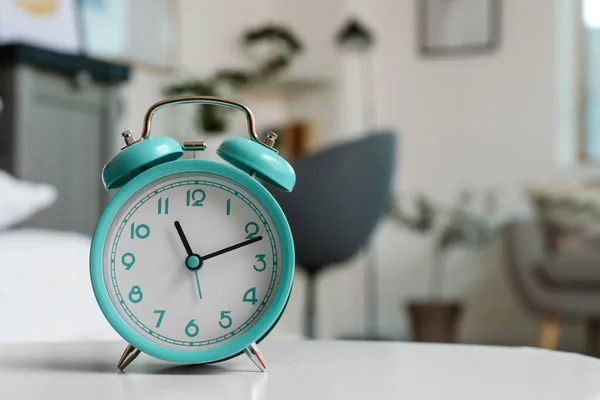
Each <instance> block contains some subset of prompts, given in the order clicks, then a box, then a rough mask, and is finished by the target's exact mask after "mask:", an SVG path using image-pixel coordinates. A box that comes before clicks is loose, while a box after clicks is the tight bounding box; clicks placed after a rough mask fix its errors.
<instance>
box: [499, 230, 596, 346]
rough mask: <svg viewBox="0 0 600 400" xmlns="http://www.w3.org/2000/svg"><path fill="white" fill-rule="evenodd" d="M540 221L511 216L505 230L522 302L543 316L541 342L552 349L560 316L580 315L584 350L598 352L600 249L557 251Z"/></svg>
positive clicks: (561, 317) (557, 332) (513, 275)
mask: <svg viewBox="0 0 600 400" xmlns="http://www.w3.org/2000/svg"><path fill="white" fill-rule="evenodd" d="M544 233H545V232H544V229H543V227H542V226H541V224H539V223H537V222H535V221H516V222H513V223H512V224H511V225H510V226H509V227H508V230H507V235H506V249H507V253H508V254H507V256H508V261H509V262H508V265H509V271H510V277H511V279H512V281H513V283H514V286H515V288H516V289H517V292H518V293H519V296H520V298H521V300H522V301H523V303H524V304H525V305H526V306H527V307H528V308H529V309H530V310H532V311H533V312H535V313H537V314H539V315H540V316H542V324H541V330H540V342H539V345H540V347H543V348H550V349H554V348H556V347H557V344H558V339H559V336H560V322H561V321H562V320H565V319H577V320H585V321H586V322H587V326H588V352H589V353H590V354H592V355H594V356H597V357H598V356H600V252H599V253H598V256H597V257H596V256H593V255H590V254H587V255H584V254H577V253H572V254H560V253H559V254H557V253H555V252H553V251H552V249H551V248H549V246H547V243H546V236H545V235H544Z"/></svg>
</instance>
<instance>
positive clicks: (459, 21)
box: [415, 0, 502, 56]
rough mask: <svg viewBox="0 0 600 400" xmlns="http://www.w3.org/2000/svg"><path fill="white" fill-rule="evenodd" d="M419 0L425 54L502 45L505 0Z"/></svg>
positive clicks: (421, 47)
mask: <svg viewBox="0 0 600 400" xmlns="http://www.w3.org/2000/svg"><path fill="white" fill-rule="evenodd" d="M415 1H416V9H417V38H418V50H419V52H420V53H421V54H422V55H424V56H459V55H475V54H483V53H491V52H493V51H494V50H496V49H497V48H498V47H499V44H500V36H501V8H502V4H501V2H502V0H415Z"/></svg>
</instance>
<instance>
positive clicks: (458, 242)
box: [390, 190, 501, 343]
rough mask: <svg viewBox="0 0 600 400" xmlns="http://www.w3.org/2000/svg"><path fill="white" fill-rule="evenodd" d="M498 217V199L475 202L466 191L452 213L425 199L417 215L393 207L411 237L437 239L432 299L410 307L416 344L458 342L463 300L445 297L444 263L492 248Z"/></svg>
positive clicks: (487, 195)
mask: <svg viewBox="0 0 600 400" xmlns="http://www.w3.org/2000/svg"><path fill="white" fill-rule="evenodd" d="M476 197H479V198H478V199H476ZM475 200H479V201H477V202H476V201H475ZM475 203H479V204H478V205H476V204H475ZM495 211H496V195H495V193H494V192H493V191H488V192H487V193H485V194H484V195H483V196H476V195H475V193H473V192H471V191H469V190H464V191H462V192H461V193H460V195H459V196H458V199H457V201H456V204H454V205H453V206H451V207H444V206H440V205H437V204H434V203H433V202H432V201H431V200H430V199H429V198H428V197H426V196H424V195H420V196H418V197H417V198H416V199H415V211H414V213H412V214H409V213H406V212H405V210H404V209H402V207H399V206H398V205H397V204H395V202H392V206H391V210H390V214H391V216H392V218H393V220H394V221H396V222H397V223H398V224H400V225H401V226H403V227H406V228H408V229H410V230H411V231H414V232H417V233H419V234H422V235H426V234H430V235H432V236H433V249H432V257H431V266H430V269H429V276H428V298H427V299H425V300H418V301H410V302H409V303H408V311H409V315H410V318H411V323H412V334H413V339H414V340H416V341H420V342H440V343H451V342H454V341H455V339H456V332H457V330H458V325H459V321H460V318H461V315H462V312H463V310H464V304H463V302H462V301H460V299H451V298H447V297H446V296H445V295H444V284H445V281H446V265H445V264H446V262H445V261H446V258H447V255H448V253H449V252H450V251H451V250H452V249H455V248H458V247H467V248H473V249H478V248H481V247H482V246H484V245H486V244H488V243H490V242H491V241H492V240H493V239H494V238H495V237H496V236H497V234H498V233H499V232H500V230H501V225H500V223H499V222H498V218H496V215H495Z"/></svg>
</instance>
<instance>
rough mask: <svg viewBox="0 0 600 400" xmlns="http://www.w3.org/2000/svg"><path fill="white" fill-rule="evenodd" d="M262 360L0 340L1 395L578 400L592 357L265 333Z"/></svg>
mask: <svg viewBox="0 0 600 400" xmlns="http://www.w3.org/2000/svg"><path fill="white" fill-rule="evenodd" d="M260 346H261V349H262V351H263V353H264V356H265V357H266V361H267V363H268V365H269V369H268V370H267V372H266V373H261V372H258V371H257V370H256V368H255V367H254V366H253V365H252V363H251V362H250V361H249V360H248V359H247V358H246V357H236V358H233V359H231V360H229V361H226V362H224V363H220V364H215V365H187V366H181V365H174V364H169V363H164V362H160V361H158V360H155V359H152V358H150V357H148V356H145V355H142V356H140V358H139V359H138V361H137V362H136V363H133V364H131V365H130V366H129V368H128V369H127V370H126V372H125V373H120V372H118V370H117V368H116V366H115V362H116V361H115V358H117V357H118V356H119V353H120V351H121V350H122V348H121V347H122V344H121V343H110V342H99V343H98V342H97V343H94V342H88V343H54V344H4V345H0V387H1V388H2V398H6V399H17V398H18V399H22V400H29V399H40V398H43V399H48V400H53V399H56V400H58V399H61V400H62V399H64V398H65V397H67V398H83V399H88V398H98V399H112V400H125V399H132V398H135V399H137V398H139V399H144V398H153V399H188V398H189V399H267V398H268V399H287V400H300V399H301V400H305V399H314V400H319V399H346V400H358V399H364V398H374V399H377V398H381V399H421V400H433V399H436V400H438V399H444V400H453V399H456V400H459V399H460V400H480V399H488V400H500V399H512V400H529V399H544V400H565V399H569V400H588V399H595V398H598V397H599V396H600V382H599V381H598V376H599V375H600V361H599V360H597V359H593V358H588V357H582V356H580V355H576V354H567V353H559V352H551V351H541V350H536V349H524V348H514V347H512V348H501V347H483V346H458V345H428V344H414V343H391V342H385V343H381V342H380V343H374V342H347V341H343V342H336V341H326V342H321V341H282V342H278V341H269V340H268V339H267V340H266V341H265V342H263V343H262V344H261V345H260Z"/></svg>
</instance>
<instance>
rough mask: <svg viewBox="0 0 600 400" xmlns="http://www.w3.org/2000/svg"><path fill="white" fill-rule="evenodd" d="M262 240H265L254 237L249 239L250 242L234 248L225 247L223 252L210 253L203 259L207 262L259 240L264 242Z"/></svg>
mask: <svg viewBox="0 0 600 400" xmlns="http://www.w3.org/2000/svg"><path fill="white" fill-rule="evenodd" d="M262 238H263V237H262V236H257V237H254V238H252V239H248V240H246V241H244V242H240V243H238V244H234V245H233V246H229V247H225V248H224V249H221V250H218V251H215V252H213V253H209V254H207V255H205V256H202V259H203V260H204V261H206V260H208V259H210V258H213V257H216V256H220V255H221V254H225V253H229V252H230V251H233V250H237V249H239V248H240V247H244V246H248V245H249V244H252V243H256V242H258V241H259V240H262Z"/></svg>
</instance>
